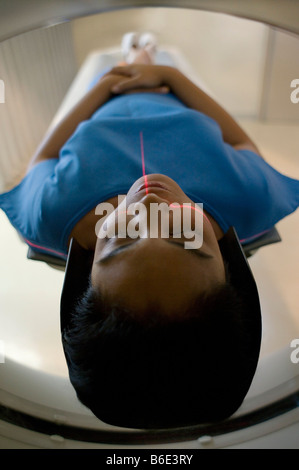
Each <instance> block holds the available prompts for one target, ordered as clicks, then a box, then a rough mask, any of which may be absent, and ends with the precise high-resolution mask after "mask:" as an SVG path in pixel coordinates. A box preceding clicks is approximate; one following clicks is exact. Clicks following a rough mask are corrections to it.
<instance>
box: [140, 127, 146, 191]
mask: <svg viewBox="0 0 299 470" xmlns="http://www.w3.org/2000/svg"><path fill="white" fill-rule="evenodd" d="M139 135H140V147H141V161H142V174H143V176H144V182H145V193H146V194H148V185H147V176H146V174H145V163H144V145H143V133H142V131H140V134H139Z"/></svg>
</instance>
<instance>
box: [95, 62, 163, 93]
mask: <svg viewBox="0 0 299 470" xmlns="http://www.w3.org/2000/svg"><path fill="white" fill-rule="evenodd" d="M166 68H167V69H170V67H166V66H159V65H144V64H132V65H124V66H118V67H114V68H112V69H111V70H110V71H109V72H108V73H107V74H106V75H104V77H103V78H110V79H111V82H112V85H111V89H110V91H111V93H113V94H125V93H126V94H127V93H142V92H146V93H169V91H170V87H169V85H168V84H167V82H166Z"/></svg>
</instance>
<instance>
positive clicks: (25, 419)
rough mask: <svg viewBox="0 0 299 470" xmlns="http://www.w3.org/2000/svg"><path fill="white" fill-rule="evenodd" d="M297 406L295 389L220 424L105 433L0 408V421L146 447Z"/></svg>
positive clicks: (243, 424) (229, 428) (233, 427)
mask: <svg viewBox="0 0 299 470" xmlns="http://www.w3.org/2000/svg"><path fill="white" fill-rule="evenodd" d="M298 407H299V390H298V391H297V392H295V393H293V394H291V395H289V396H287V397H286V398H283V399H281V400H278V401H276V402H274V403H272V404H270V405H267V406H265V407H263V408H261V409H259V410H256V411H253V412H251V413H247V414H245V415H243V416H240V417H236V418H232V419H229V420H226V421H223V422H221V423H216V424H208V425H198V426H191V427H186V428H174V429H157V430H149V431H145V430H140V431H138V430H134V431H106V430H97V429H84V428H79V427H76V426H67V425H63V424H57V423H53V422H51V421H48V420H45V419H41V418H37V417H34V416H31V415H29V414H27V413H23V412H21V411H16V410H13V409H12V408H8V407H6V406H4V405H0V420H2V421H5V422H7V423H10V424H13V425H15V426H19V427H21V428H24V429H27V430H30V431H34V432H37V433H41V434H45V435H47V436H48V437H49V436H52V435H59V436H62V437H63V438H64V439H68V440H72V441H81V442H89V443H96V444H110V445H113V444H119V445H137V446H138V445H150V444H166V443H168V444H169V443H175V442H177V443H179V442H186V441H191V440H194V439H198V438H199V437H200V436H203V435H209V436H211V437H213V436H219V435H221V434H227V433H231V432H236V431H239V430H241V429H246V428H248V427H251V426H254V425H257V424H259V423H262V422H265V421H268V420H270V419H273V418H276V417H277V416H280V415H282V414H284V413H287V412H289V411H291V410H294V409H296V408H298Z"/></svg>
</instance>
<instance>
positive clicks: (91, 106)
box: [28, 75, 120, 169]
mask: <svg viewBox="0 0 299 470" xmlns="http://www.w3.org/2000/svg"><path fill="white" fill-rule="evenodd" d="M119 80H120V76H113V75H109V76H108V75H107V76H104V77H103V78H102V79H101V80H100V81H99V82H98V83H97V84H96V85H95V86H94V87H93V88H92V89H91V90H90V91H89V92H88V93H87V94H86V95H85V96H84V97H83V98H82V99H81V100H80V101H79V103H78V104H77V105H76V106H75V107H74V108H73V109H72V110H71V111H70V112H69V113H68V114H67V115H66V116H65V118H64V119H63V120H62V121H61V122H60V123H59V124H58V125H57V126H56V127H55V128H54V129H53V130H52V131H51V132H50V133H49V134H48V135H46V137H45V138H44V139H43V141H42V142H41V144H40V146H39V147H38V149H37V151H36V153H35V154H34V156H33V158H32V160H31V162H30V163H29V167H28V169H31V168H32V167H33V166H34V165H36V164H37V163H39V162H41V161H43V160H47V159H51V158H58V156H59V151H60V149H61V147H62V146H63V145H64V144H65V142H66V141H67V140H68V139H69V138H70V137H71V135H72V134H73V133H74V131H75V130H76V128H77V126H78V124H79V123H80V122H81V121H84V120H86V119H89V118H90V117H91V116H92V114H93V113H94V112H95V111H96V110H97V109H98V108H99V107H100V106H102V105H103V104H104V103H105V102H106V101H108V100H109V99H110V98H111V96H113V95H112V93H111V87H112V86H113V85H115V84H116V83H118V81H119Z"/></svg>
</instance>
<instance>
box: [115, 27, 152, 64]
mask: <svg viewBox="0 0 299 470" xmlns="http://www.w3.org/2000/svg"><path fill="white" fill-rule="evenodd" d="M121 48H122V55H123V58H124V61H125V62H126V63H127V64H132V63H141V64H154V63H155V55H156V51H157V40H156V37H155V36H154V35H153V34H151V33H143V34H139V33H136V32H130V33H126V34H125V35H124V36H123V39H122V43H121Z"/></svg>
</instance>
